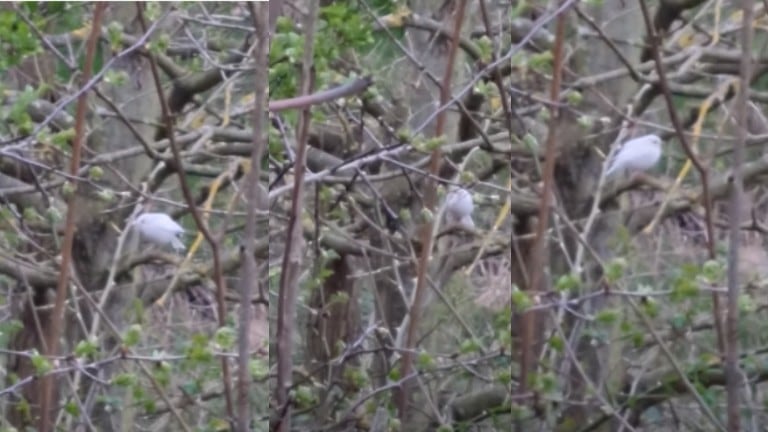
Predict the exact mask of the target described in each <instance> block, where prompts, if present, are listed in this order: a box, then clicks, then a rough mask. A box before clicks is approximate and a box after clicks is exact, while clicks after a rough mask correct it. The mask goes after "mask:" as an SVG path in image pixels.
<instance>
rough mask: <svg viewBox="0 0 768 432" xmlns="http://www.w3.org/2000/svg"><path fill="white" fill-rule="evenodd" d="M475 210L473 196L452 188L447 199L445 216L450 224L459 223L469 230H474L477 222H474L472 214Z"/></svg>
mask: <svg viewBox="0 0 768 432" xmlns="http://www.w3.org/2000/svg"><path fill="white" fill-rule="evenodd" d="M474 210H475V203H474V202H473V201H472V194H471V193H470V192H469V191H468V190H466V189H464V188H460V187H454V188H451V189H450V191H449V192H448V195H446V197H445V215H446V221H447V222H449V223H459V224H461V225H462V226H463V227H465V228H467V229H474V228H475V222H474V221H473V220H472V212H473V211H474Z"/></svg>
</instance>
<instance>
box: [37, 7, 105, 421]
mask: <svg viewBox="0 0 768 432" xmlns="http://www.w3.org/2000/svg"><path fill="white" fill-rule="evenodd" d="M106 6H107V5H106V4H105V3H103V2H98V3H96V9H95V10H94V12H93V22H92V24H91V34H90V35H89V36H88V43H87V45H86V52H85V64H84V65H83V76H82V82H83V85H87V83H88V81H90V79H91V74H92V72H93V59H94V58H95V56H96V44H97V42H98V41H99V36H100V34H101V33H100V32H101V18H102V15H103V14H104V10H105V9H106ZM87 95H88V93H87V92H86V91H82V92H80V95H79V96H78V99H77V109H76V112H75V138H74V142H73V143H72V159H71V160H70V163H69V173H70V174H71V175H77V172H78V169H79V168H80V156H81V154H82V147H83V140H84V139H85V115H86V110H87V109H88V96H87ZM75 195H76V194H72V195H71V196H70V197H69V199H68V200H67V225H66V228H65V231H64V240H63V242H62V245H61V270H60V273H59V280H58V284H57V286H56V300H55V303H54V305H53V316H52V324H53V325H52V326H51V328H50V329H49V334H48V338H47V340H46V341H45V342H46V343H45V346H44V347H43V350H44V352H45V354H46V355H47V356H48V358H52V357H53V356H55V355H56V354H57V353H58V351H59V337H60V335H61V329H62V328H64V300H65V299H66V297H67V287H68V286H69V276H70V274H69V271H70V268H71V267H72V243H73V242H74V239H75V205H74V204H75V202H74V201H75V199H76V196H75ZM30 301H32V300H31V299H30ZM54 379H55V377H54V376H52V375H47V376H44V377H43V378H42V380H43V382H42V391H43V394H42V400H41V401H40V423H39V425H40V428H39V430H40V431H41V432H49V431H51V430H52V428H51V426H52V425H51V416H52V414H53V413H52V399H53V381H54Z"/></svg>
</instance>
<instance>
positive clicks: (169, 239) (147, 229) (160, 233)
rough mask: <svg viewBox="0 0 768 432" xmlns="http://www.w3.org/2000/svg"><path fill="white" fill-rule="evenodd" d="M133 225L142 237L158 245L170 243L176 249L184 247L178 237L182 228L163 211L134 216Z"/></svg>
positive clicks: (183, 248)
mask: <svg viewBox="0 0 768 432" xmlns="http://www.w3.org/2000/svg"><path fill="white" fill-rule="evenodd" d="M133 225H134V226H135V227H136V228H137V229H138V230H139V233H141V236H142V237H143V238H144V239H146V240H149V241H151V242H152V243H155V244H158V245H160V246H165V245H168V244H170V245H171V247H173V248H174V249H175V250H177V251H179V250H185V249H186V247H185V246H184V243H182V242H181V240H179V237H178V236H179V235H181V234H183V233H184V228H182V227H181V225H179V224H178V223H176V221H175V220H173V219H171V217H170V216H168V215H167V214H165V213H144V214H142V215H141V216H139V217H137V218H136V220H135V221H134V222H133Z"/></svg>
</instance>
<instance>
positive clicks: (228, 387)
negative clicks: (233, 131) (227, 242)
mask: <svg viewBox="0 0 768 432" xmlns="http://www.w3.org/2000/svg"><path fill="white" fill-rule="evenodd" d="M136 8H137V10H138V12H139V14H138V18H139V22H140V23H141V29H142V31H144V32H147V23H146V21H145V20H144V4H143V3H142V2H136ZM147 54H148V56H147V57H148V59H149V66H150V70H151V72H152V79H153V81H154V84H155V90H156V91H157V96H158V100H159V101H160V108H161V110H162V113H163V124H164V127H165V130H166V131H167V132H168V145H169V147H170V149H171V153H172V154H173V163H174V165H175V171H176V174H177V175H178V176H179V185H180V186H181V192H182V195H183V196H184V201H185V202H186V203H187V207H188V208H189V212H190V214H191V215H192V219H194V221H195V225H197V229H198V230H199V231H200V233H201V234H203V237H204V238H205V240H206V241H207V242H208V244H209V245H210V246H211V255H212V257H213V282H214V284H215V285H216V302H217V303H218V304H217V306H218V308H217V310H218V315H219V316H218V319H219V326H220V327H224V326H225V325H226V312H227V311H226V305H225V303H224V301H225V291H226V285H225V284H224V276H223V272H222V270H221V257H220V252H219V244H218V241H216V239H215V238H214V237H213V235H211V232H210V231H209V230H208V228H207V227H206V225H205V221H203V218H202V216H200V212H199V211H198V209H197V206H196V205H195V197H194V196H193V195H192V191H191V190H190V188H189V184H188V183H187V178H186V176H185V174H184V169H183V164H182V162H181V152H180V150H179V145H178V143H176V138H175V133H174V128H173V120H172V118H171V109H170V108H169V106H168V100H167V99H166V98H165V94H164V92H163V84H162V82H160V73H159V72H158V68H157V60H156V58H155V55H154V54H153V53H151V52H148V53H147ZM221 372H222V375H223V377H222V380H223V381H224V382H223V384H224V399H225V401H226V406H227V415H228V417H229V418H234V410H233V408H232V378H231V373H230V371H229V363H228V361H227V359H226V358H222V359H221Z"/></svg>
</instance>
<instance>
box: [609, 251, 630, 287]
mask: <svg viewBox="0 0 768 432" xmlns="http://www.w3.org/2000/svg"><path fill="white" fill-rule="evenodd" d="M626 268H627V260H626V259H624V258H621V257H619V258H614V259H613V260H611V262H609V263H608V264H607V265H606V266H605V279H606V280H607V281H608V282H609V283H616V282H617V281H618V280H619V279H621V278H622V276H624V270H625V269H626Z"/></svg>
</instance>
